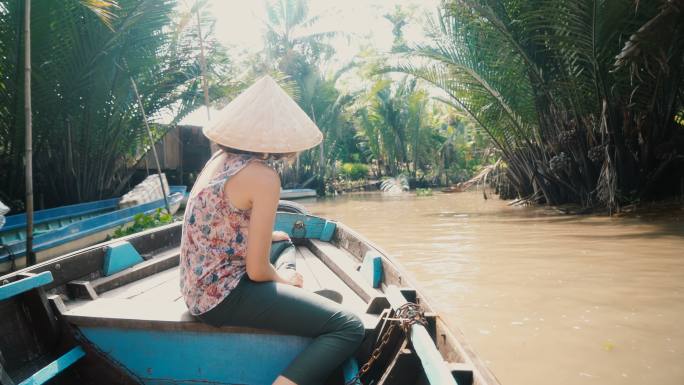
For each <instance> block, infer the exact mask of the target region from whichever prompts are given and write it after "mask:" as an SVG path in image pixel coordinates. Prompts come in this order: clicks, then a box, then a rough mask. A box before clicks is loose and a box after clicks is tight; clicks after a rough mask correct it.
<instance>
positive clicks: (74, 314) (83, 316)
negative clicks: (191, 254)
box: [63, 246, 378, 333]
mask: <svg viewBox="0 0 684 385" xmlns="http://www.w3.org/2000/svg"><path fill="white" fill-rule="evenodd" d="M177 252H178V249H177V248H176V249H172V250H167V251H165V252H164V253H162V254H163V255H159V256H157V258H163V257H168V256H169V255H173V254H177ZM296 264H297V271H298V272H300V273H301V274H302V276H303V277H304V287H303V290H308V291H316V290H319V289H332V290H335V291H337V292H338V293H340V294H341V295H342V298H343V300H342V305H343V306H345V307H346V308H348V309H350V310H352V311H354V312H355V313H356V314H358V315H359V316H360V317H361V318H362V320H363V321H364V324H366V327H367V329H373V328H375V326H376V324H377V321H378V315H373V314H368V313H367V312H366V309H367V307H368V305H367V303H366V302H365V301H364V300H363V299H362V298H361V297H360V296H359V295H358V294H357V293H355V292H354V290H352V289H351V288H350V287H349V286H348V285H347V284H345V282H344V281H343V280H342V279H341V278H340V277H338V276H337V275H336V274H335V273H334V272H333V271H332V270H330V268H328V266H326V264H325V263H324V262H323V261H322V260H321V259H320V258H319V257H317V256H316V255H314V253H313V252H312V251H311V250H309V248H307V247H306V246H298V247H297V250H296ZM179 280H180V278H179V268H178V266H175V267H172V268H170V269H167V270H164V271H161V272H159V273H157V274H153V275H151V276H148V277H145V278H142V279H139V280H136V281H134V282H131V283H129V284H126V285H123V286H121V287H117V288H115V289H112V290H109V291H105V292H102V293H100V294H99V295H98V297H97V299H96V300H88V299H85V300H84V299H78V300H71V301H68V302H66V303H65V305H66V306H67V309H66V311H65V312H64V313H63V315H64V316H65V317H66V319H67V320H69V322H71V323H73V324H75V325H79V326H112V327H132V328H155V329H159V328H162V329H167V330H168V329H173V330H179V329H182V330H198V331H199V330H216V329H215V328H213V327H211V326H208V325H204V324H201V323H200V322H199V321H198V320H197V319H196V318H195V317H193V316H192V315H190V313H189V312H188V311H187V308H186V306H185V302H184V301H183V297H182V295H181V293H180V288H179ZM226 329H230V328H226ZM251 332H254V331H251ZM261 332H265V333H268V332H269V331H261Z"/></svg>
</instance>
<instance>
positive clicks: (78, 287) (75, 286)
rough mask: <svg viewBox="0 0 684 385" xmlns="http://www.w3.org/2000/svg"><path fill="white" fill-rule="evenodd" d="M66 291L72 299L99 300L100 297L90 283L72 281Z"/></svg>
mask: <svg viewBox="0 0 684 385" xmlns="http://www.w3.org/2000/svg"><path fill="white" fill-rule="evenodd" d="M66 290H67V293H68V294H69V297H71V298H79V299H89V300H94V299H97V297H98V295H97V293H96V292H95V289H93V285H91V284H90V281H71V282H68V283H67V284H66Z"/></svg>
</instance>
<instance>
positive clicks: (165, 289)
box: [129, 269, 182, 302]
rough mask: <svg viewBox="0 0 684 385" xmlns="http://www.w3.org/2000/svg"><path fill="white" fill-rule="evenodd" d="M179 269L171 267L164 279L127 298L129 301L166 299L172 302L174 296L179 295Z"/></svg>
mask: <svg viewBox="0 0 684 385" xmlns="http://www.w3.org/2000/svg"><path fill="white" fill-rule="evenodd" d="M179 274H180V270H179V269H173V270H169V271H168V272H167V274H165V276H166V280H165V281H163V282H161V283H160V284H158V285H156V286H154V287H151V288H150V289H149V290H146V291H144V292H142V293H140V294H138V295H135V296H131V297H129V299H130V300H131V301H136V300H142V301H144V300H155V301H161V302H163V301H168V302H173V301H174V300H175V299H176V298H178V297H179V296H181V295H182V294H181V291H180V275H179Z"/></svg>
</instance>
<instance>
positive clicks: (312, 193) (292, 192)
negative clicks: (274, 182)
mask: <svg viewBox="0 0 684 385" xmlns="http://www.w3.org/2000/svg"><path fill="white" fill-rule="evenodd" d="M315 197H316V190H313V189H310V188H294V189H285V190H281V191H280V199H302V198H315Z"/></svg>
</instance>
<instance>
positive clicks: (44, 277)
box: [0, 271, 52, 301]
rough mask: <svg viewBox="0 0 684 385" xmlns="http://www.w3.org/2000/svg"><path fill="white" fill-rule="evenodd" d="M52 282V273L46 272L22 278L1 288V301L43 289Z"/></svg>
mask: <svg viewBox="0 0 684 385" xmlns="http://www.w3.org/2000/svg"><path fill="white" fill-rule="evenodd" d="M50 282H52V273H50V272H49V271H44V272H42V273H39V274H30V275H25V276H23V277H22V278H20V279H18V280H16V281H14V282H10V283H7V284H5V285H2V286H0V301H2V300H6V299H8V298H12V297H14V296H17V295H19V294H21V293H24V292H27V291H29V290H33V289H35V288H38V287H42V286H44V285H47V284H48V283H50Z"/></svg>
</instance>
